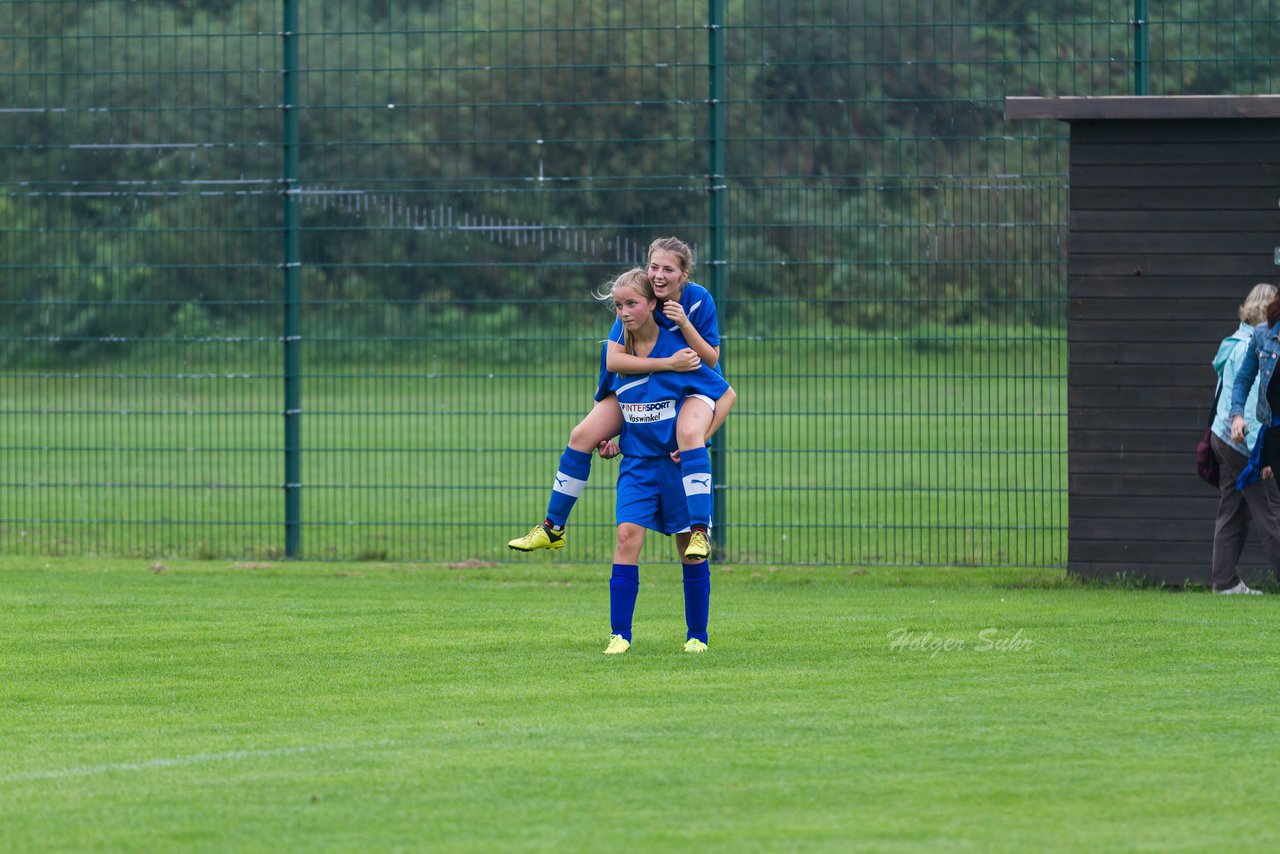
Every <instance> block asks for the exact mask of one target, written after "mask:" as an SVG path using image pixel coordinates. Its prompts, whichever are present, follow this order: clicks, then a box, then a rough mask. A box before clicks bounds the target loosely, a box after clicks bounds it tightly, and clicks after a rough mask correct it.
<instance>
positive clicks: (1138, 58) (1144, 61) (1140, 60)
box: [1133, 0, 1151, 95]
mask: <svg viewBox="0 0 1280 854" xmlns="http://www.w3.org/2000/svg"><path fill="white" fill-rule="evenodd" d="M1150 44H1151V31H1150V29H1149V28H1148V26H1147V0H1133V94H1135V95H1149V94H1151V76H1150V75H1151V68H1150V65H1151V60H1150Z"/></svg>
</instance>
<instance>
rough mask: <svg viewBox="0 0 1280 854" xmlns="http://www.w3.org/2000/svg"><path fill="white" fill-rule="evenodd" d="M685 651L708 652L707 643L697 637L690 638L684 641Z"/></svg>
mask: <svg viewBox="0 0 1280 854" xmlns="http://www.w3.org/2000/svg"><path fill="white" fill-rule="evenodd" d="M684 651H685V652H706V651H707V645H706V644H705V643H703V642H702V641H700V640H698V639H697V638H689V639H688V640H687V641H685V642H684Z"/></svg>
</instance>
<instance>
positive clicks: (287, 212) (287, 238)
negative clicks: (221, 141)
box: [280, 0, 302, 558]
mask: <svg viewBox="0 0 1280 854" xmlns="http://www.w3.org/2000/svg"><path fill="white" fill-rule="evenodd" d="M281 36H282V37H283V38H284V81H283V82H284V98H283V103H282V104H281V105H280V110H281V112H282V114H283V133H284V138H283V149H284V150H283V153H284V172H283V177H282V180H281V192H282V194H283V197H284V265H283V267H284V337H283V343H284V554H285V557H290V558H292V557H297V556H298V551H299V547H300V546H301V543H302V457H301V455H302V448H301V444H302V443H301V437H302V423H301V422H302V378H301V373H302V352H301V348H302V320H301V311H300V308H299V305H298V303H299V300H300V298H301V290H302V289H301V284H300V281H299V279H300V276H301V272H302V271H301V269H300V267H301V264H302V262H301V259H300V256H301V252H300V247H299V241H298V110H297V106H298V38H299V36H298V0H284V30H283V32H282V33H281Z"/></svg>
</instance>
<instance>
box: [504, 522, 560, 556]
mask: <svg viewBox="0 0 1280 854" xmlns="http://www.w3.org/2000/svg"><path fill="white" fill-rule="evenodd" d="M507 548H509V549H515V550H516V551H518V552H532V551H537V550H538V549H562V548H564V528H561V529H560V530H559V531H553V530H551V529H550V528H548V527H547V526H546V525H534V526H533V530H532V531H530V532H529V533H527V534H525V535H524V536H523V537H516V538H515V539H514V540H512V541H511V542H509V543H507Z"/></svg>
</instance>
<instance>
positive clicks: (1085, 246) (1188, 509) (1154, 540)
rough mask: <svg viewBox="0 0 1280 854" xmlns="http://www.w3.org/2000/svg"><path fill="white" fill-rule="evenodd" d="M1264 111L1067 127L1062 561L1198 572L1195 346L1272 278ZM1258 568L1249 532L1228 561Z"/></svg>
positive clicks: (1173, 579) (1203, 378)
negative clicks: (1239, 558)
mask: <svg viewBox="0 0 1280 854" xmlns="http://www.w3.org/2000/svg"><path fill="white" fill-rule="evenodd" d="M1276 140H1280V120H1276V119H1260V120H1239V119H1224V120H1216V121H1203V120H1142V121H1129V120H1106V121H1100V120H1084V121H1075V122H1073V123H1072V129H1071V178H1070V185H1071V212H1070V261H1069V264H1068V268H1069V277H1068V293H1069V298H1070V325H1069V328H1068V334H1067V339H1068V352H1069V355H1068V359H1069V367H1068V381H1067V386H1068V388H1067V398H1068V418H1067V445H1068V492H1069V501H1068V505H1069V516H1070V522H1069V525H1068V536H1067V538H1068V565H1069V568H1070V569H1071V570H1072V571H1073V572H1077V573H1079V574H1081V575H1085V576H1098V575H1114V574H1116V573H1120V572H1126V573H1138V574H1143V575H1146V576H1148V577H1150V578H1152V579H1156V580H1160V581H1165V582H1170V583H1181V582H1183V581H1195V582H1201V583H1207V582H1208V581H1209V572H1210V567H1209V562H1210V558H1211V555H1212V539H1213V518H1214V513H1215V510H1216V507H1217V492H1216V491H1215V490H1214V489H1213V488H1211V487H1209V486H1208V485H1207V484H1205V483H1204V482H1203V481H1201V480H1200V479H1199V478H1198V477H1197V476H1196V473H1195V461H1194V449H1195V445H1196V442H1197V440H1198V439H1199V437H1200V433H1201V431H1202V430H1203V429H1204V423H1205V418H1206V416H1207V415H1208V410H1209V407H1210V405H1211V403H1212V396H1213V388H1214V379H1215V378H1214V374H1213V370H1212V368H1211V367H1210V362H1211V359H1212V357H1213V355H1214V353H1215V352H1216V350H1217V347H1218V342H1219V341H1220V340H1221V339H1222V338H1223V337H1224V336H1226V335H1228V334H1230V333H1231V332H1233V331H1234V330H1235V328H1236V314H1235V313H1236V307H1237V306H1238V305H1239V304H1240V302H1241V300H1242V299H1243V298H1244V296H1245V294H1246V293H1247V292H1248V290H1249V289H1250V288H1251V287H1252V286H1253V285H1254V284H1255V283H1256V282H1259V281H1272V282H1275V281H1276V280H1277V278H1280V271H1278V270H1277V268H1276V266H1275V265H1274V261H1273V255H1274V251H1275V248H1276V246H1277V245H1280V206H1278V205H1280V144H1277V142H1276ZM1246 567H1247V569H1245V572H1246V577H1250V578H1253V579H1254V580H1258V579H1259V578H1261V577H1262V576H1263V575H1265V574H1268V571H1267V570H1266V569H1265V564H1264V562H1263V559H1262V555H1261V550H1260V549H1259V548H1258V546H1257V544H1256V543H1250V546H1249V548H1248V549H1247V550H1246V555H1245V560H1244V562H1243V563H1242V569H1244V568H1246Z"/></svg>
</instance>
